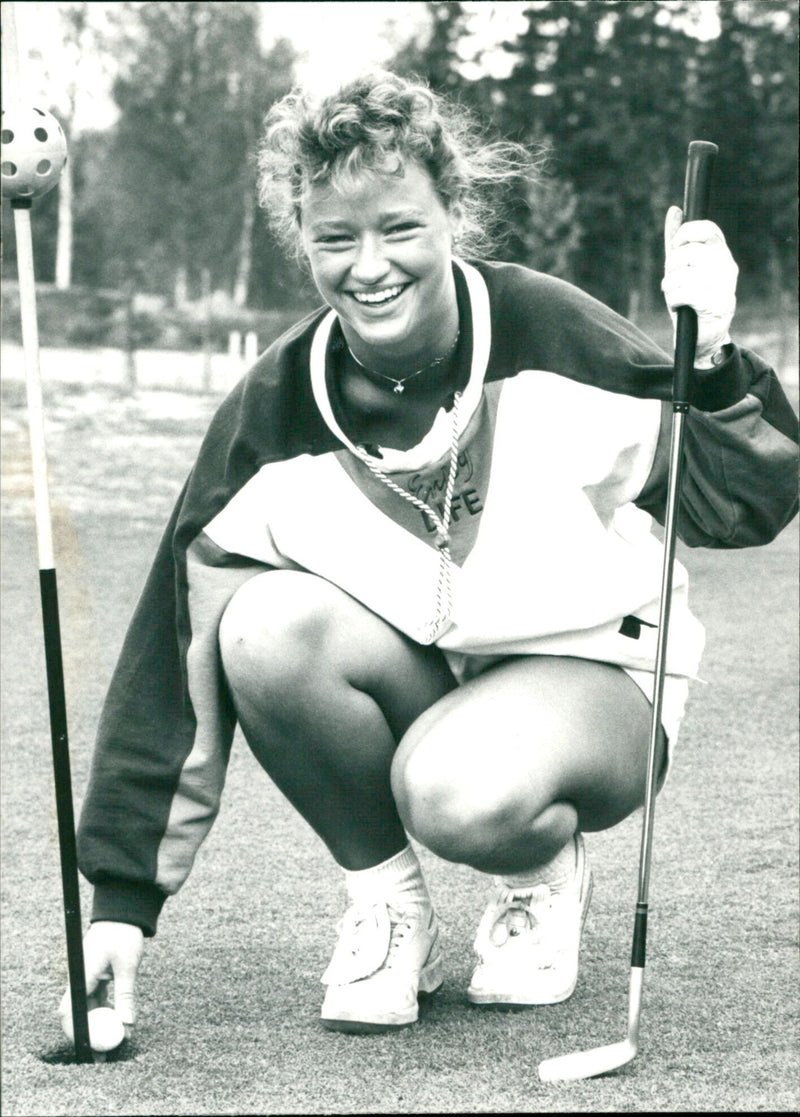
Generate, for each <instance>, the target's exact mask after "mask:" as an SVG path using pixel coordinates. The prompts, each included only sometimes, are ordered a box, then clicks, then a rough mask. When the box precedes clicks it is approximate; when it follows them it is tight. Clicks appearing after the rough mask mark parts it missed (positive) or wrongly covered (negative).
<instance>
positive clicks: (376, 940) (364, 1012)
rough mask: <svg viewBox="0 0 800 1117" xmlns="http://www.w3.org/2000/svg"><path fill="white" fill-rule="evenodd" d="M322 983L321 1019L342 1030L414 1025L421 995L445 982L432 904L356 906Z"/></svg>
mask: <svg viewBox="0 0 800 1117" xmlns="http://www.w3.org/2000/svg"><path fill="white" fill-rule="evenodd" d="M339 932H340V935H339V941H338V943H337V944H336V949H335V950H334V953H333V958H332V959H331V963H330V965H329V966H328V968H327V970H326V971H325V973H324V975H323V977H322V981H323V984H324V985H327V987H328V988H327V991H326V993H325V999H324V1001H323V1003H322V1014H321V1019H322V1023H323V1024H324V1026H325V1027H326V1028H331V1029H332V1030H333V1031H339V1032H384V1031H389V1030H390V1029H392V1028H401V1027H404V1026H405V1025H406V1024H413V1023H415V1022H416V1020H417V1018H418V1016H419V1005H418V1001H417V997H418V995H419V994H420V993H433V992H434V991H435V990H436V989H438V988H439V986H440V985H441V984H442V957H441V954H440V951H439V927H438V923H437V920H436V914H435V912H434V910H433V907H432V905H431V904H429V903H420V904H416V903H415V904H409V905H408V906H407V907H405V908H404V909H403V910H402V911H398V910H395V909H394V908H393V907H391V906H390V905H389V904H387V903H385V902H378V903H375V904H372V905H366V906H365V905H353V906H352V907H350V908H349V909H348V910H347V912H346V913H345V916H344V919H343V920H342V921H341V923H340V924H339Z"/></svg>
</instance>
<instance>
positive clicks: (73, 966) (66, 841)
mask: <svg viewBox="0 0 800 1117" xmlns="http://www.w3.org/2000/svg"><path fill="white" fill-rule="evenodd" d="M39 589H40V592H41V598H42V621H43V624H44V653H45V663H46V666H47V698H48V702H49V705H50V737H51V740H52V745H53V776H54V779H55V791H56V815H57V819H58V846H59V850H60V853H61V886H62V890H63V894H64V922H65V925H66V936H67V967H68V970H69V987H70V992H71V997H72V1027H73V1035H74V1037H75V1058H76V1060H77V1061H78V1062H79V1063H91V1062H93V1061H94V1056H93V1055H92V1047H91V1043H90V1042H89V1022H88V1014H87V1000H86V970H85V967H84V964H83V931H82V926H81V898H80V889H79V885H78V854H77V848H76V842H75V816H74V812H73V808H72V776H71V774H70V763H69V743H68V739H67V704H66V700H65V696H64V667H63V662H62V657H61V625H60V623H59V614H58V586H57V582H56V572H55V570H40V571H39Z"/></svg>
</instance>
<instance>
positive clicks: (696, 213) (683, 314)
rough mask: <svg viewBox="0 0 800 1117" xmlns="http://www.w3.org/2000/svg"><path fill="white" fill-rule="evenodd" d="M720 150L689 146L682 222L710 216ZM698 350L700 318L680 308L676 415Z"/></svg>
mask: <svg viewBox="0 0 800 1117" xmlns="http://www.w3.org/2000/svg"><path fill="white" fill-rule="evenodd" d="M718 151H719V148H718V147H717V145H716V144H712V143H708V142H707V141H706V140H693V141H692V142H691V143H690V144H689V153H688V158H687V161H686V183H685V186H684V193H683V220H684V221H703V220H705V218H706V216H707V214H708V200H709V194H710V188H711V172H712V170H713V168H714V160H715V159H716V157H717V152H718ZM696 347H697V315H696V314H695V312H694V311H693V310H692V308H691V307H689V306H679V307H678V325H677V329H676V332H675V372H674V379H673V386H672V408H673V411H688V410H689V385H690V382H691V377H692V371H693V369H694V356H695V349H696Z"/></svg>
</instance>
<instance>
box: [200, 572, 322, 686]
mask: <svg viewBox="0 0 800 1117" xmlns="http://www.w3.org/2000/svg"><path fill="white" fill-rule="evenodd" d="M338 593H340V591H338V590H336V589H335V587H333V586H331V585H330V584H329V583H327V582H325V581H324V580H323V579H321V578H317V577H315V576H314V575H311V574H304V573H301V572H296V571H283V570H280V571H278V570H276V571H268V572H266V573H264V574H259V575H256V576H255V577H254V578H251V579H250V581H249V582H245V584H244V585H243V586H241V587H240V588H239V589H238V590H237V592H236V593H235V594H234V595H233V597H232V598H231V600H230V602H229V603H228V606H227V608H226V610H225V612H224V614H223V616H222V619H221V621H220V626H219V648H220V655H221V657H222V665H223V668H224V671H225V675H226V678H227V679H228V682H229V684H230V686H231V687H232V688H233V690H234V692H236V691H237V690H238V689H241V688H245V689H246V688H248V687H249V686H251V685H252V684H253V683H255V682H257V684H258V686H259V688H263V687H264V685H265V684H268V683H273V684H274V683H280V686H281V689H282V691H283V693H284V694H285V688H286V687H287V686H288V687H290V688H292V689H294V688H297V687H302V686H303V685H304V683H306V682H307V681H308V680H309V678H310V676H311V674H312V673H313V671H314V670H319V669H321V667H322V661H323V660H324V658H325V645H326V641H327V640H328V639H329V633H330V631H331V628H332V626H333V625H334V624H335V612H336V608H335V595H336V594H338Z"/></svg>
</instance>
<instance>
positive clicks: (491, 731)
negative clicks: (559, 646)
mask: <svg viewBox="0 0 800 1117" xmlns="http://www.w3.org/2000/svg"><path fill="white" fill-rule="evenodd" d="M650 721H651V713H650V703H649V702H648V701H647V699H646V697H645V695H644V694H643V693H642V691H641V690H640V689H639V687H638V686H636V684H635V683H634V682H633V681H632V680H631V679H630V678H629V677H628V676H627V675H626V674H625V672H624V671H623V670H622V669H621V668H619V667H615V666H613V665H611V664H606V663H597V662H595V661H592V660H582V659H572V658H567V657H556V656H524V657H514V658H511V659H508V660H504V661H502V662H501V663H499V664H497V665H496V666H494V667H492V668H490V669H489V670H488V671H486V672H485V673H484V674H482V675H480V676H478V677H477V678H475V679H472V680H471V681H470V682H468V683H465V684H464V685H463V686H462V687H460V688H459V689H458V690H455V691H452V692H451V693H449V694H447V695H445V696H444V697H443V698H441V699H440V700H439V701H438V702H437V703H436V704H435V705H433V706H432V707H431V708H430V709H428V710H426V711H425V712H424V713H423V714H422V715H421V716H420V717H419V718H418V719H417V721H416V722H415V723H414V724H413V725H412V726H411V728H410V729H409V731H408V733H407V734H406V735H405V737H404V738H403V741H402V742H401V745H400V748H399V750H398V752H397V755H396V757H395V765H394V771H393V779H394V784H395V794H396V796H397V798H398V800H399V801H400V802H402V803H403V805H404V806H405V807H406V809H407V810H409V811H410V812H411V813H413V810H414V804H415V801H416V803H417V809H423V810H424V809H432V808H434V805H435V804H437V803H439V804H440V805H441V804H443V803H444V802H445V801H446V800H447V799H448V797H450V798H451V800H457V801H458V802H459V803H460V804H461V810H462V812H463V814H464V815H465V817H466V816H468V814H469V803H470V802H471V801H473V802H474V810H475V813H476V817H477V816H479V815H480V813H481V810H482V809H484V805H486V804H490V805H493V807H494V809H495V810H496V811H497V812H498V813H502V812H503V811H505V812H506V813H507V814H508V816H509V817H510V818H511V817H513V818H522V817H528V818H535V817H536V815H538V814H539V813H541V812H542V811H544V810H546V808H547V807H548V806H550V804H552V803H556V802H565V801H566V802H569V803H571V804H572V805H573V806H574V807H575V809H576V811H577V814H578V825H579V828H580V829H582V830H604V829H607V828H609V827H610V826H614V825H615V824H616V823H617V822H619V821H621V820H622V819H623V818H625V817H626V816H627V815H629V814H630V813H631V812H632V811H634V810H635V809H636V808H637V807H639V806H640V805H641V803H642V802H643V799H644V789H645V781H646V773H647V754H648V746H649V738H650ZM659 752H660V755H659V756H658V758H657V767H658V770H659V771H661V770H662V765H663V760H664V752H665V739H664V735H663V733H662V734H661V740H660V744H659ZM401 813H402V812H401Z"/></svg>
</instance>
